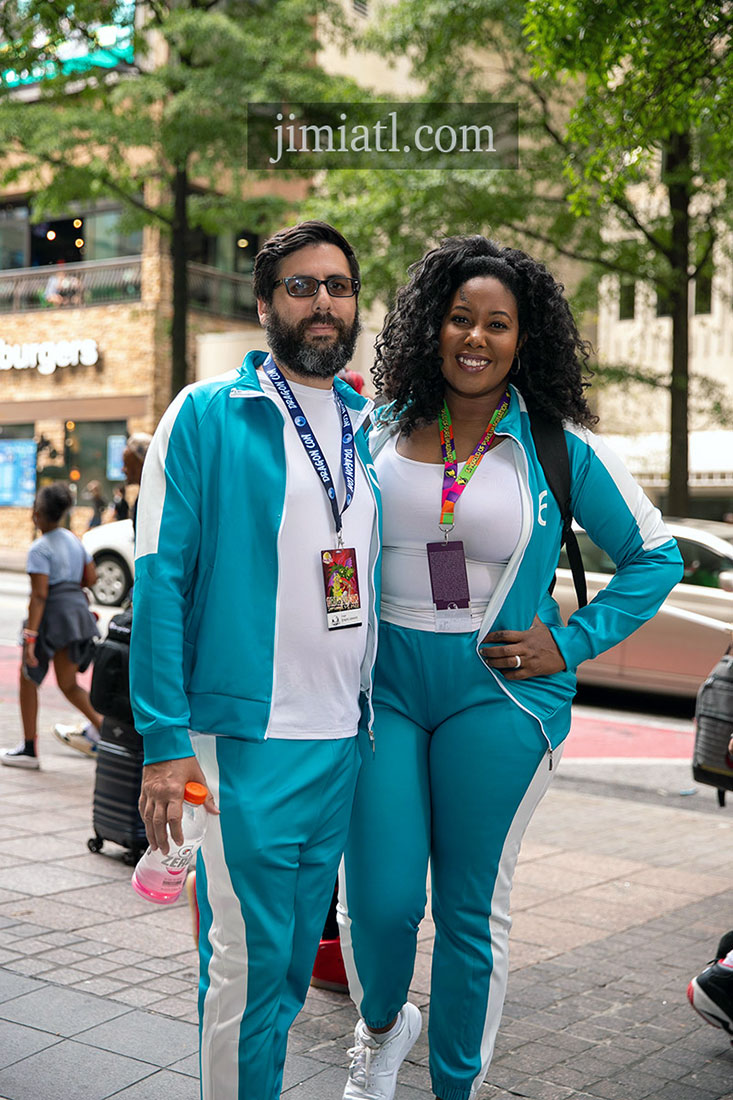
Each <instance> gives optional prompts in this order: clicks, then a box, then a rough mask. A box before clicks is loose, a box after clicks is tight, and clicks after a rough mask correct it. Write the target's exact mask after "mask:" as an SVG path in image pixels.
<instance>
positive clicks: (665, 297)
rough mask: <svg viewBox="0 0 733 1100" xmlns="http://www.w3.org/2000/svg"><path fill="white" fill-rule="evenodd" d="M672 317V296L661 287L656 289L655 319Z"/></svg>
mask: <svg viewBox="0 0 733 1100" xmlns="http://www.w3.org/2000/svg"><path fill="white" fill-rule="evenodd" d="M671 316H672V295H671V294H670V293H669V291H667V290H664V288H663V287H659V286H658V287H657V317H671Z"/></svg>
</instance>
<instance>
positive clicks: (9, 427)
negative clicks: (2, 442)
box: [0, 424, 35, 439]
mask: <svg viewBox="0 0 733 1100" xmlns="http://www.w3.org/2000/svg"><path fill="white" fill-rule="evenodd" d="M34 434H35V425H34V424H0V439H33V436H34Z"/></svg>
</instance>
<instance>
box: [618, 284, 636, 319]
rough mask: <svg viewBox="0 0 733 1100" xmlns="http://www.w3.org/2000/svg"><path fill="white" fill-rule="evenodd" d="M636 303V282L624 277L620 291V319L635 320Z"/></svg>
mask: <svg viewBox="0 0 733 1100" xmlns="http://www.w3.org/2000/svg"><path fill="white" fill-rule="evenodd" d="M635 305H636V282H635V281H633V280H632V281H629V280H628V279H622V280H621V284H620V286H619V291H618V319H619V321H633V319H634V309H635Z"/></svg>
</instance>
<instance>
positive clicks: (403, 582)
mask: <svg viewBox="0 0 733 1100" xmlns="http://www.w3.org/2000/svg"><path fill="white" fill-rule="evenodd" d="M397 439H398V433H395V434H394V435H393V436H392V437H391V438H390V439H389V440H388V441H387V442H386V443H385V444H384V446H383V447H382V449H381V451H380V452H379V454H378V455H377V457H376V460H375V463H374V465H375V468H376V471H377V476H378V478H379V485H380V488H381V492H382V503H383V509H384V525H383V538H382V609H381V614H382V618H383V619H384V621H385V622H388V623H393V624H395V625H396V626H406V627H411V628H412V629H414V630H435V608H434V604H433V598H432V593H431V589H430V573H429V571H428V558H427V552H426V549H425V547H426V544H427V543H428V542H438V541H439V540H440V539H441V538H442V537H443V536H442V534H441V532H440V530H439V528H438V522H439V519H440V500H441V491H442V486H443V464H442V463H430V462H416V461H415V460H414V459H411V458H405V457H404V456H403V455H401V454H399V453H398V451H397ZM464 465H465V463H459V471H460V470H462V469H463V466H464ZM521 526H522V502H521V496H520V491H519V481H518V476H517V469H516V465H515V461H514V451H513V448H512V445H511V442H510V441H509V440H504V441H502V442H501V443H499V444H498V445H497V446H496V447H493V448H492V449H491V450H490V451H487V453H486V454H485V455H484V457H483V458H482V459H481V462H480V463H479V466H478V469H477V470H476V472H475V473H474V475H473V477H472V478H471V480H470V481H469V482H468V485H467V486H466V488H465V489H464V491H463V493H462V494H461V496H460V498H459V500H458V501H457V503H456V508H455V522H454V524H453V530H452V532H451V534H450V535H449V538H450V539H452V540H453V539H460V540H462V542H463V547H464V551H465V554H466V568H467V572H468V590H469V593H470V596H471V629H472V630H477V629H478V628H479V626H480V625H481V620H482V618H483V616H484V612H485V611H486V608H487V606H488V603H489V600H490V598H491V594H492V592H493V591H494V588H495V587H496V584H497V583H498V581H499V578H500V577H501V574H502V572H503V570H504V568H505V567H506V564H507V562H508V561H509V558H510V557H511V555H512V553H513V552H514V550H515V549H516V546H517V543H518V541H519V534H520V531H521Z"/></svg>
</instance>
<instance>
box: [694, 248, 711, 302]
mask: <svg viewBox="0 0 733 1100" xmlns="http://www.w3.org/2000/svg"><path fill="white" fill-rule="evenodd" d="M708 244H709V239H706V240H705V241H704V242H703V244H702V246H701V248H700V249H699V251H698V257H699V259H702V256H703V255H704V250H705V249H707V247H708ZM712 304H713V256H712V249H711V250H710V254H709V256H708V258H707V260H706V261H705V263H704V264H702V266H701V267H700V270H699V271H698V273H697V275H696V276H695V307H694V308H695V313H710V312H711V311H712Z"/></svg>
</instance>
